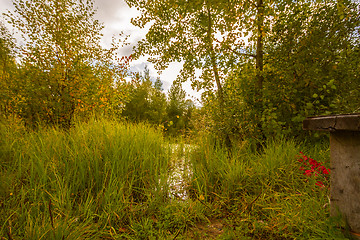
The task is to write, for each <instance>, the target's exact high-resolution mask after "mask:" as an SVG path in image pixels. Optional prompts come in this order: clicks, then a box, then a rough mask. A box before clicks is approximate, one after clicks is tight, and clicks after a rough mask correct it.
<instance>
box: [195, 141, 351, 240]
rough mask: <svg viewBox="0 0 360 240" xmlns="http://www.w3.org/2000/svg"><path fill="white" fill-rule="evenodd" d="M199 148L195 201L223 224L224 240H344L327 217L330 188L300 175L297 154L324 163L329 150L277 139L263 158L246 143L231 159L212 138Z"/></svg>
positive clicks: (263, 153)
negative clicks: (203, 201)
mask: <svg viewBox="0 0 360 240" xmlns="http://www.w3.org/2000/svg"><path fill="white" fill-rule="evenodd" d="M201 142H202V144H201V145H200V146H199V148H198V149H196V150H195V151H194V152H193V154H192V164H193V165H194V169H193V182H192V189H193V191H194V194H193V197H194V198H200V197H201V198H204V199H206V200H207V202H208V203H209V204H211V206H212V214H214V216H216V217H218V218H223V219H226V222H227V226H228V228H227V230H226V232H225V233H224V234H223V235H222V237H223V238H224V239H346V238H345V237H344V235H343V233H342V232H341V231H340V230H339V229H338V228H336V223H335V222H337V223H338V221H337V220H336V219H333V218H331V217H330V216H329V212H330V211H329V188H328V187H327V188H325V189H320V188H319V187H318V186H316V185H315V181H314V180H313V179H307V178H306V176H304V175H303V172H302V171H300V170H299V167H300V164H299V162H298V156H299V152H300V151H304V152H309V154H314V153H315V152H316V157H318V161H321V162H328V161H329V150H328V147H326V146H325V147H324V145H322V147H319V146H320V145H318V146H311V148H309V147H306V145H305V144H302V143H299V142H296V141H294V140H284V139H279V140H274V141H269V142H268V143H267V144H266V146H265V147H264V149H263V151H262V152H261V153H257V152H252V151H251V150H249V149H250V148H249V147H246V143H245V145H242V146H241V145H238V146H237V147H235V148H234V149H232V151H231V154H229V153H228V151H226V149H225V148H223V147H222V146H220V145H219V144H218V143H216V141H214V138H212V137H211V136H203V137H202V138H201ZM243 144H244V143H243ZM221 239H222V238H221Z"/></svg>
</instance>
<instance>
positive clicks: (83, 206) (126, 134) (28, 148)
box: [0, 120, 170, 239]
mask: <svg viewBox="0 0 360 240" xmlns="http://www.w3.org/2000/svg"><path fill="white" fill-rule="evenodd" d="M166 149H167V148H164V142H163V137H162V135H161V133H160V132H158V131H156V130H154V129H153V128H151V127H149V126H147V125H141V124H140V125H132V124H122V123H116V122H114V121H107V120H101V121H96V120H93V121H90V122H88V123H78V124H76V126H75V127H74V128H72V129H70V130H69V131H68V132H64V131H60V130H58V129H56V128H42V129H40V130H38V131H36V132H28V131H26V129H24V128H23V127H21V125H19V124H9V123H4V122H2V123H1V124H0V170H1V171H0V202H1V207H0V224H1V225H0V235H1V236H4V237H8V238H13V239H16V238H20V239H97V238H99V236H102V237H106V236H108V237H109V238H110V237H111V238H116V236H119V234H121V232H122V231H124V226H127V225H128V224H129V222H131V221H133V219H134V218H137V216H138V215H139V216H140V215H143V214H144V213H146V211H147V208H148V205H149V203H151V202H152V201H155V200H154V199H160V201H161V199H163V198H165V197H166V193H165V192H163V189H165V188H164V187H162V186H161V185H162V184H164V182H166V180H164V179H166V177H165V176H166V174H167V173H166V170H167V166H168V161H169V152H168V151H170V150H166Z"/></svg>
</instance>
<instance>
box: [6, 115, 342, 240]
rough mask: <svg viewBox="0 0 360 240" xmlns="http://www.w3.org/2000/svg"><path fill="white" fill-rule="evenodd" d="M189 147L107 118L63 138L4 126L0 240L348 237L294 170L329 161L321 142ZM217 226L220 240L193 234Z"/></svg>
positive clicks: (52, 131) (323, 199) (209, 140)
mask: <svg viewBox="0 0 360 240" xmlns="http://www.w3.org/2000/svg"><path fill="white" fill-rule="evenodd" d="M192 142H193V143H194V144H192V145H188V144H185V143H184V141H182V140H181V139H180V140H178V141H177V144H170V143H169V142H168V141H166V140H164V137H163V136H162V134H161V132H160V131H157V130H156V129H154V128H152V127H150V126H148V125H144V124H138V125H133V124H124V123H119V122H116V121H108V120H92V121H89V122H87V123H80V122H79V123H77V124H76V125H75V126H74V127H73V128H72V129H70V130H69V131H61V130H58V129H56V128H46V127H40V128H39V130H38V131H27V130H26V129H25V128H24V127H23V126H22V125H21V124H19V123H17V122H15V121H11V122H2V123H1V124H0V160H1V162H0V170H1V171H0V204H1V208H0V236H1V237H3V238H9V239H175V238H176V239H202V238H206V237H209V238H210V237H211V238H215V237H217V239H345V236H344V234H343V233H342V232H341V231H340V230H339V228H337V227H336V226H337V224H339V221H338V219H333V218H331V217H330V216H329V189H328V186H327V187H326V188H319V187H318V186H316V185H315V183H316V180H315V179H311V178H308V177H307V176H304V175H303V172H301V171H300V170H299V168H300V163H299V162H298V158H299V152H300V151H302V152H304V153H305V154H306V155H308V156H310V157H313V158H314V159H316V160H317V161H319V162H322V163H328V162H327V161H328V160H329V149H328V146H327V145H324V144H317V145H307V144H304V143H299V142H297V141H295V140H285V139H279V140H274V141H269V142H267V144H266V145H265V146H264V148H263V150H262V152H254V151H253V150H252V148H251V147H250V146H249V145H248V144H247V142H246V141H245V142H239V143H235V144H233V148H232V149H231V150H230V151H229V149H227V148H224V147H222V146H221V145H220V144H219V141H218V140H217V139H216V138H214V137H212V136H210V135H204V136H202V137H201V138H200V140H199V141H196V139H192ZM180 160H181V161H182V162H181V163H182V164H188V167H186V169H187V171H189V172H188V173H187V174H186V177H183V179H185V182H184V183H182V184H184V185H182V187H181V190H186V191H187V194H186V195H185V196H186V198H183V199H182V198H180V199H177V198H174V197H171V196H172V195H171V194H170V192H169V191H173V189H171V186H170V185H169V182H170V181H169V179H171V177H170V176H169V174H171V171H173V166H174V164H176V161H180ZM327 167H328V166H327ZM184 169H185V167H184ZM178 174H181V173H178ZM183 187H185V188H184V189H183ZM174 189H177V188H174ZM179 189H180V188H179ZM173 195H174V194H173ZM214 219H216V220H215V222H216V223H219V222H220V223H221V225H222V228H221V229H217V234H216V235H211V236H210V235H209V234H210V233H209V232H207V231H205V230H204V229H206V227H202V228H197V226H199V224H200V225H201V224H202V226H207V225H208V224H210V223H211V221H214ZM199 229H203V230H199Z"/></svg>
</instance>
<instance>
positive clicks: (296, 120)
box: [0, 0, 360, 142]
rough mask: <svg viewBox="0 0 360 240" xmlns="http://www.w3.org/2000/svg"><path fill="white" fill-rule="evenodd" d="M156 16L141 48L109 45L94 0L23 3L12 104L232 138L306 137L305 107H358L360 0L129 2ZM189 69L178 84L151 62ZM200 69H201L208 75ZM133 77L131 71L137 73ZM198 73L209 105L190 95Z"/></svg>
mask: <svg viewBox="0 0 360 240" xmlns="http://www.w3.org/2000/svg"><path fill="white" fill-rule="evenodd" d="M127 3H128V4H129V6H130V7H135V8H137V9H138V10H139V11H140V12H141V13H142V14H141V16H139V17H138V18H136V19H133V21H132V23H133V24H134V25H136V26H138V27H144V26H147V27H148V26H149V24H150V25H151V27H150V28H149V31H148V33H147V35H146V38H145V39H143V40H141V41H140V42H139V43H138V45H137V46H136V47H135V49H134V54H132V55H131V56H117V50H118V49H119V48H120V47H121V46H122V44H124V41H126V40H124V38H122V39H113V40H114V41H113V45H112V47H111V48H109V49H104V47H102V46H101V44H100V39H101V36H102V33H101V30H102V29H103V27H104V26H103V25H102V24H101V23H100V22H98V21H97V20H96V19H94V15H95V12H96V11H95V10H94V7H93V2H92V1H79V2H77V1H59V2H56V3H55V2H52V1H49V3H47V4H43V3H42V2H41V1H30V2H29V3H27V2H26V1H14V6H15V9H16V10H15V11H14V12H13V13H5V16H6V18H5V19H7V21H8V22H9V23H10V24H12V26H13V27H14V28H16V29H18V30H19V32H20V33H21V34H22V35H23V38H24V39H23V41H24V44H23V45H21V46H17V45H16V41H15V39H14V37H13V36H12V35H11V34H10V33H9V31H8V30H7V29H6V27H5V24H4V23H2V24H1V69H0V70H1V88H0V89H1V94H0V98H1V114H2V116H17V117H18V118H19V119H21V121H23V122H25V123H26V125H28V126H31V127H33V128H34V127H36V125H37V124H38V123H39V122H41V123H45V124H51V125H54V124H55V125H60V126H62V127H63V128H69V127H70V126H71V124H72V122H73V120H74V117H75V116H76V117H78V118H80V119H86V118H88V117H89V116H90V115H93V114H96V115H103V116H112V117H114V116H115V117H116V118H119V119H120V118H122V119H127V120H129V121H133V122H139V121H147V122H149V123H151V124H154V125H157V126H160V127H162V128H163V129H164V131H165V132H167V133H169V134H171V135H177V134H180V133H182V134H184V133H189V132H191V131H193V130H194V129H197V130H200V129H201V130H204V129H207V130H209V131H211V132H214V133H215V134H216V135H218V136H221V137H222V138H223V139H225V141H227V142H231V141H234V140H235V139H256V141H258V140H260V141H262V140H264V139H266V138H269V137H270V138H271V137H274V136H279V135H286V136H292V137H304V135H306V133H304V132H303V131H302V130H301V122H302V120H303V119H304V118H305V117H306V116H312V115H323V114H337V113H353V112H356V111H358V110H359V107H360V106H359V102H360V101H359V99H360V98H359V96H360V95H359V94H360V93H359V89H360V84H359V83H360V80H359V71H360V70H359V69H360V63H359V61H360V60H359V59H360V57H359V21H360V20H359V14H358V13H359V5H358V3H356V2H353V1H298V2H289V1H260V0H258V1H257V2H256V3H255V2H254V3H250V2H249V3H247V2H241V1H234V2H230V3H228V2H226V3H225V2H224V3H222V2H219V1H205V2H204V1H191V2H187V1H165V2H163V1H151V2H149V3H147V2H146V1H131V0H129V1H127ZM142 55H149V56H150V58H149V61H150V62H152V63H154V64H155V67H156V68H157V69H158V70H164V69H166V67H167V66H168V65H169V63H171V62H176V61H177V62H181V61H182V62H183V63H184V64H183V68H182V70H181V73H180V75H179V76H178V78H177V80H176V81H174V83H173V86H172V87H171V89H170V90H169V92H168V94H167V95H166V94H164V92H163V91H162V83H161V80H160V79H157V80H156V81H154V79H151V78H150V74H149V70H148V69H145V71H144V72H143V73H131V72H130V71H129V61H131V60H132V59H136V58H138V57H140V56H142ZM199 73H200V74H199ZM129 78H131V81H129V80H126V79H129ZM184 81H191V82H192V86H193V88H194V89H197V90H203V94H202V101H201V103H202V106H201V107H199V108H197V107H195V105H194V103H193V102H192V101H191V100H186V98H185V92H184V90H183V89H182V87H181V83H182V82H184Z"/></svg>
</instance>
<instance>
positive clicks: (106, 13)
mask: <svg viewBox="0 0 360 240" xmlns="http://www.w3.org/2000/svg"><path fill="white" fill-rule="evenodd" d="M95 7H96V8H97V16H96V18H97V19H98V20H100V21H101V22H103V23H104V26H105V28H104V30H103V34H104V38H103V44H104V45H105V46H108V45H109V44H110V43H111V38H112V36H113V35H118V34H119V33H120V32H121V31H122V32H124V34H125V35H130V37H129V39H128V42H129V43H130V45H128V46H126V47H124V48H123V49H121V50H120V52H121V54H122V55H129V54H131V52H132V48H133V46H134V45H136V42H137V41H139V40H140V39H142V38H144V37H145V34H146V31H147V30H146V29H140V28H137V27H135V26H133V25H132V24H131V23H130V20H131V18H132V17H136V16H137V15H139V13H138V12H137V10H136V9H134V8H129V7H128V6H127V4H126V3H125V2H124V1H123V0H95ZM7 10H13V6H12V1H11V0H0V12H1V13H3V12H6V11H7ZM146 65H147V66H148V67H149V70H150V74H151V76H152V77H154V78H156V77H158V76H160V78H161V80H162V82H163V88H164V90H165V91H166V92H167V90H168V89H169V88H170V86H171V83H172V81H173V80H175V78H176V76H177V74H178V72H179V70H180V69H181V64H180V63H172V64H170V66H169V67H168V68H167V69H166V70H165V71H163V72H162V74H161V75H158V73H157V71H156V70H155V69H154V67H153V66H152V64H150V63H148V62H147V58H146V57H142V58H141V59H139V60H136V61H133V62H132V63H131V70H132V71H143V69H144V67H145V66H146ZM183 88H184V89H185V90H186V92H187V93H188V94H189V96H188V98H191V99H192V100H194V101H195V100H196V98H199V97H200V94H199V93H197V92H196V91H193V90H192V89H191V87H190V83H184V84H183ZM197 104H198V103H197Z"/></svg>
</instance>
